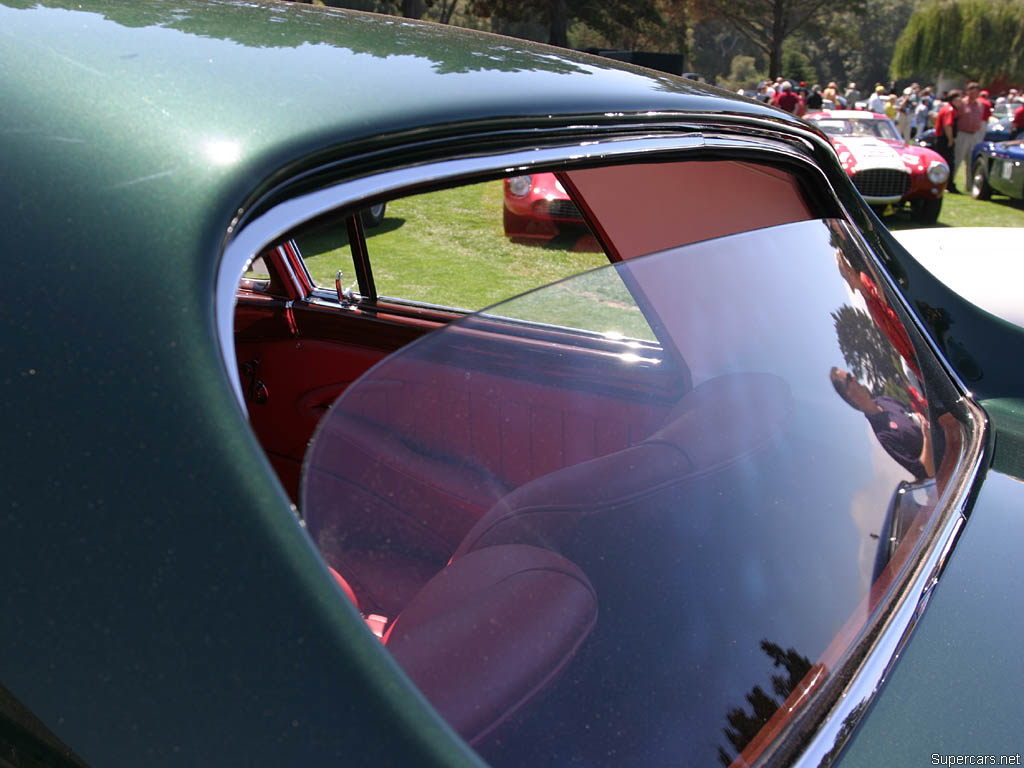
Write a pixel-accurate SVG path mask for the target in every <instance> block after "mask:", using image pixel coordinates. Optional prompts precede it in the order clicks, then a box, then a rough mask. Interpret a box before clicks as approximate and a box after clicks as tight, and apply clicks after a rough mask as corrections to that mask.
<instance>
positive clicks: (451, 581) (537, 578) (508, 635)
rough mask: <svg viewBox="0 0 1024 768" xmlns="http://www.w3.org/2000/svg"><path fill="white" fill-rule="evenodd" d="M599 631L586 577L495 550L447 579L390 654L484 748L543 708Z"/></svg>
mask: <svg viewBox="0 0 1024 768" xmlns="http://www.w3.org/2000/svg"><path fill="white" fill-rule="evenodd" d="M596 621H597V596H596V595H595V593H594V589H593V587H592V586H591V584H590V581H589V580H588V579H587V577H586V576H585V575H584V574H583V572H582V571H581V570H580V569H579V568H577V567H576V566H575V565H573V564H572V563H570V562H569V561H568V560H566V559H565V558H564V557H562V556H560V555H558V554H557V553H555V552H551V551H549V550H545V549H539V548H537V547H530V546H524V545H507V546H495V547H488V548H487V549H485V550H480V551H478V552H474V553H471V554H469V555H467V556H466V557H463V558H460V559H459V560H458V561H457V562H454V563H452V564H451V565H449V566H448V567H447V568H445V569H444V570H442V571H441V572H440V573H438V574H437V575H436V576H434V578H433V579H431V580H430V581H429V582H428V583H427V585H426V586H425V587H424V588H423V589H422V590H420V592H419V593H418V594H417V595H416V596H415V597H414V598H413V599H412V601H411V602H410V603H409V605H408V606H407V607H406V608H405V610H404V611H402V613H401V614H400V615H399V616H398V618H397V619H396V620H395V621H394V622H393V623H392V625H391V627H390V628H389V629H388V631H387V633H386V634H385V636H384V644H385V646H386V647H387V649H388V650H389V651H391V653H392V654H393V655H394V657H395V659H396V660H397V661H398V663H399V664H400V665H401V667H402V669H403V670H405V673H406V674H407V675H408V676H409V677H410V678H411V679H412V681H413V682H414V683H416V685H417V686H418V687H419V689H420V690H421V691H422V692H423V694H424V695H425V696H426V697H427V699H428V700H429V701H430V702H431V704H433V705H434V707H435V708H436V709H437V710H438V712H439V713H440V714H441V715H442V716H443V717H444V718H445V720H446V721H447V722H448V723H449V724H450V725H451V726H452V727H453V728H454V729H455V730H456V731H458V733H459V734H460V735H461V736H462V737H463V738H464V739H466V741H468V742H469V743H470V744H473V745H475V746H479V745H480V744H481V742H483V741H485V740H486V739H487V737H488V736H491V735H493V734H495V732H496V731H498V730H499V729H500V727H501V726H502V725H503V724H504V723H506V722H508V721H509V719H510V718H512V717H513V716H514V715H516V714H517V713H518V712H520V711H521V710H523V709H524V708H525V707H527V705H529V704H530V703H531V702H532V701H534V700H535V699H537V698H538V697H539V696H540V695H541V694H542V692H543V691H544V690H545V689H546V688H547V687H548V685H549V684H550V683H551V682H552V681H553V680H554V679H555V678H556V677H557V676H558V675H559V673H560V672H561V671H562V670H563V669H565V667H566V665H568V663H569V662H570V660H571V659H572V658H573V656H574V655H575V653H576V650H577V649H578V648H579V647H580V645H581V644H582V643H583V641H584V640H585V639H586V637H587V636H588V635H589V634H590V631H591V630H592V629H593V627H594V624H595V622H596Z"/></svg>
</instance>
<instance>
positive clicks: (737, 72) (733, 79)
mask: <svg viewBox="0 0 1024 768" xmlns="http://www.w3.org/2000/svg"><path fill="white" fill-rule="evenodd" d="M763 79H764V75H763V74H762V73H761V72H758V71H757V66H756V63H755V61H754V57H753V56H744V55H743V54H739V55H737V56H733V59H732V62H731V64H730V65H729V76H728V77H726V78H719V79H718V85H719V86H720V87H722V88H726V89H728V90H730V91H735V90H737V89H739V88H750V87H751V86H753V85H756V84H757V82H758V81H759V80H763Z"/></svg>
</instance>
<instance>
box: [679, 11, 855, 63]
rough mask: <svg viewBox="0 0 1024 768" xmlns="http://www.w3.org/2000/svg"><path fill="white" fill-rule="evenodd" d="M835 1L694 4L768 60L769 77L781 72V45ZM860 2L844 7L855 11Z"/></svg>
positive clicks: (701, 12) (706, 15) (702, 12)
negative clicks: (739, 35)
mask: <svg viewBox="0 0 1024 768" xmlns="http://www.w3.org/2000/svg"><path fill="white" fill-rule="evenodd" d="M835 1H836V0H693V2H694V7H695V8H696V10H697V11H698V12H699V13H700V14H701V15H703V16H705V17H707V18H714V19H721V20H722V21H725V22H727V23H728V24H729V25H730V26H732V27H733V28H734V29H736V30H737V31H738V32H739V33H740V34H742V35H743V36H744V37H746V38H747V40H749V41H750V42H751V43H752V44H753V45H754V46H756V47H757V48H758V49H759V50H760V51H761V52H763V53H764V54H765V55H766V56H767V57H768V76H769V77H777V76H778V75H783V74H786V73H785V72H783V71H782V63H783V62H782V44H783V43H784V42H786V40H787V39H788V38H789V37H790V36H791V35H793V33H795V32H796V31H798V30H799V29H801V28H803V27H805V26H806V25H808V24H809V23H810V22H812V21H813V20H814V19H816V18H817V17H819V16H820V15H821V14H822V13H824V12H825V10H826V9H827V8H828V7H829V3H830V2H831V3H834V2H835ZM861 4H862V0H854V1H853V2H849V3H844V7H847V8H855V7H857V6H859V5H861Z"/></svg>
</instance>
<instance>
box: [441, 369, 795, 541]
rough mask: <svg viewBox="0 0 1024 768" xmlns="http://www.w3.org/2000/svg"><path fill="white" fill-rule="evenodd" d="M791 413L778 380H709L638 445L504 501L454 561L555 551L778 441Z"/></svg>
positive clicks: (737, 376)
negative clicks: (599, 521) (518, 546)
mask: <svg viewBox="0 0 1024 768" xmlns="http://www.w3.org/2000/svg"><path fill="white" fill-rule="evenodd" d="M791 410H792V397H791V395H790V392H789V387H788V385H787V384H786V383H785V382H784V381H783V380H782V379H779V378H778V377H776V376H772V375H770V374H754V373H743V374H731V375H727V376H719V377H717V378H714V379H710V380H709V381H706V382H704V383H702V384H701V385H699V386H698V387H696V388H694V389H693V390H691V391H690V392H688V393H687V394H686V395H684V396H683V398H682V399H681V400H680V401H679V403H678V404H677V405H676V406H675V407H674V408H673V409H672V412H671V413H670V414H669V417H668V419H667V420H666V423H665V426H663V427H661V428H660V429H658V430H657V431H656V432H654V433H653V434H652V435H651V436H650V437H648V438H646V439H645V440H643V441H642V442H640V443H638V444H636V445H633V446H631V447H628V448H625V449H624V450H621V451H618V452H616V453H612V454H609V455H606V456H601V457H598V458H594V459H592V460H590V461H586V462H583V463H580V464H577V465H575V466H571V467H568V468H566V469H563V470H561V471H558V472H553V473H551V474H548V475H545V476H543V477H540V478H537V479H536V480H533V481H532V482H530V483H527V484H526V485H523V486H521V487H520V488H518V489H516V490H515V491H513V492H512V493H511V494H509V495H508V496H506V497H505V498H503V499H501V501H500V502H498V504H496V505H495V506H494V507H493V508H492V509H491V510H489V511H488V512H487V514H486V515H484V516H483V517H482V518H481V519H480V521H479V522H478V523H477V524H476V525H475V526H474V527H473V529H472V530H471V531H470V532H469V533H468V534H467V535H466V537H465V538H464V539H463V540H462V543H461V544H460V545H459V548H458V550H457V551H456V552H455V555H454V556H453V557H454V558H459V557H461V556H463V555H465V554H466V553H468V552H471V551H473V550H474V549H478V548H480V547H487V546H492V545H495V544H511V543H527V544H534V545H536V546H546V547H550V548H554V549H560V548H561V547H562V546H564V545H565V543H566V541H567V539H568V538H569V537H570V536H571V535H572V533H573V532H574V531H575V529H576V527H577V526H578V525H579V523H580V521H581V520H582V519H583V518H584V517H589V516H593V515H600V514H611V515H614V514H615V513H616V512H617V511H618V510H620V509H623V508H626V507H629V506H630V505H635V504H636V503H637V502H638V501H640V500H642V499H643V498H644V497H647V496H653V495H655V494H658V493H661V492H662V491H664V490H665V489H666V488H667V487H669V486H673V485H679V484H682V483H685V482H688V481H690V480H693V479H694V478H696V477H699V476H701V475H703V474H706V473H709V472H714V471H717V470H718V469H721V468H722V467H724V466H726V465H728V464H729V463H732V462H734V461H736V460H738V459H740V458H742V457H744V456H747V455H749V454H750V453H751V452H753V451H755V450H757V449H758V448H759V447H761V446H762V445H763V444H764V443H765V442H766V441H767V440H769V439H770V438H771V437H773V436H774V435H776V434H778V432H779V431H780V429H781V427H782V425H783V423H784V422H785V420H786V419H787V418H788V417H789V415H790V412H791ZM623 524H624V525H625V524H628V523H627V521H623Z"/></svg>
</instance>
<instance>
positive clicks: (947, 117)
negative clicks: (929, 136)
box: [935, 90, 962, 192]
mask: <svg viewBox="0 0 1024 768" xmlns="http://www.w3.org/2000/svg"><path fill="white" fill-rule="evenodd" d="M961 101H962V94H961V93H960V91H957V90H952V91H950V92H949V93H948V94H946V103H945V104H943V105H942V109H940V110H939V114H938V116H937V117H936V118H935V151H936V152H938V153H939V154H940V155H942V159H943V160H945V161H946V165H948V166H949V184H948V186H947V187H946V189H947V190H948V191H950V192H957V191H958V190H957V188H956V184H954V183H953V147H954V146H955V144H956V132H957V127H956V119H957V115H958V114H959V110H960V102H961Z"/></svg>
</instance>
